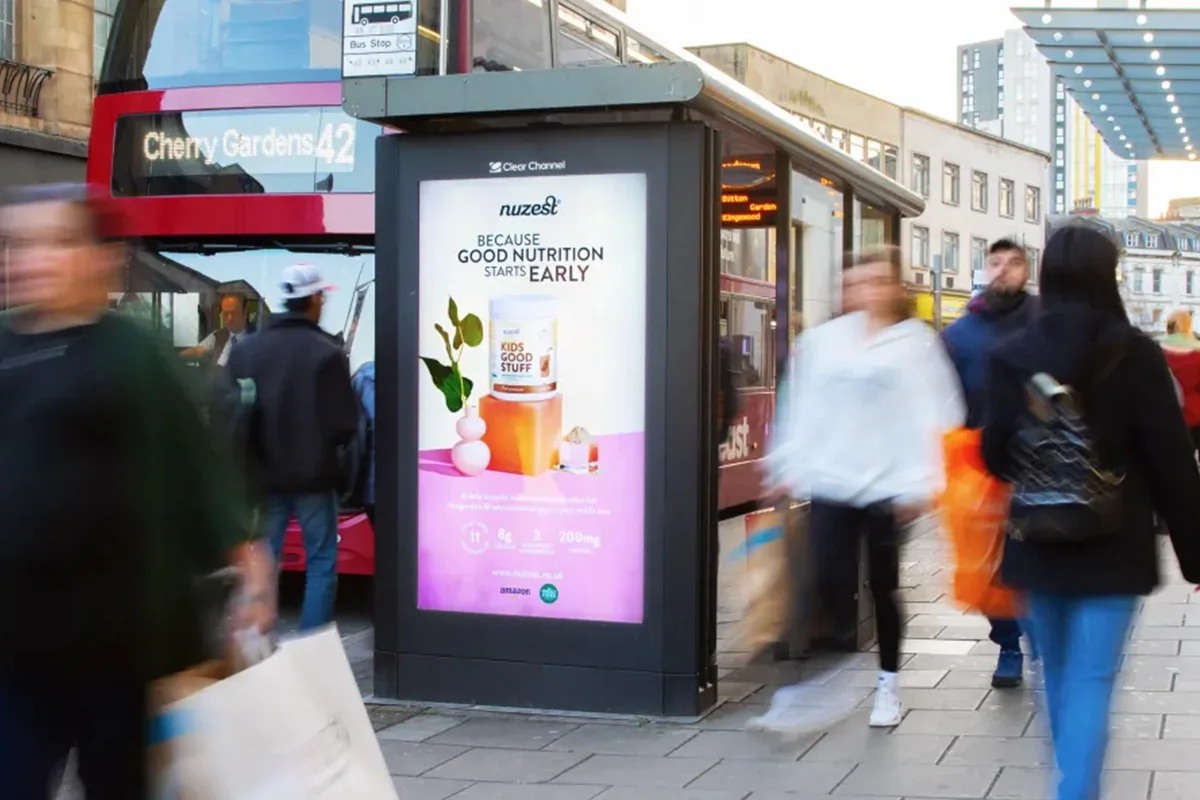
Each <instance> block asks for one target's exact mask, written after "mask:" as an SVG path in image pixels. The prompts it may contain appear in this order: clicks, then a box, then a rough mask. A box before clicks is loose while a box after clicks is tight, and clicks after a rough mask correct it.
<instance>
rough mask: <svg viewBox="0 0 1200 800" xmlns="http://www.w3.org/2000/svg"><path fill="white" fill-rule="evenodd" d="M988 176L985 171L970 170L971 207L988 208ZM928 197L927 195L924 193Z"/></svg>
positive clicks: (980, 209)
mask: <svg viewBox="0 0 1200 800" xmlns="http://www.w3.org/2000/svg"><path fill="white" fill-rule="evenodd" d="M987 190H988V176H987V173H986V172H978V171H974V170H972V172H971V209H972V210H974V211H987V209H988V191H987ZM925 196H926V197H928V196H929V195H925Z"/></svg>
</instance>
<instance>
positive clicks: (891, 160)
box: [883, 144, 900, 180]
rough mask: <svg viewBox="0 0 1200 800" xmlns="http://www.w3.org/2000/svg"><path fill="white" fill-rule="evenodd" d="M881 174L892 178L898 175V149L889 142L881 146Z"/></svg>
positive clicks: (894, 178)
mask: <svg viewBox="0 0 1200 800" xmlns="http://www.w3.org/2000/svg"><path fill="white" fill-rule="evenodd" d="M883 174H884V175H887V176H888V177H889V178H891V179H892V180H896V178H898V177H899V176H900V151H899V150H897V149H896V147H895V146H893V145H890V144H885V145H884V146H883Z"/></svg>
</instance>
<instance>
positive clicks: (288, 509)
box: [263, 492, 338, 631]
mask: <svg viewBox="0 0 1200 800" xmlns="http://www.w3.org/2000/svg"><path fill="white" fill-rule="evenodd" d="M292 517H295V518H296V521H297V522H299V523H300V531H301V533H302V534H303V539H304V558H305V562H306V574H305V579H304V606H303V608H302V609H301V611H300V630H302V631H309V630H312V629H314V628H320V627H322V626H323V625H328V624H329V623H330V622H332V621H333V601H334V599H335V598H336V596H337V562H338V501H337V495H335V494H334V493H333V492H329V493H328V494H273V495H270V496H269V497H267V503H266V506H265V508H264V510H263V526H264V531H265V533H266V536H267V541H269V542H270V543H271V552H272V553H273V554H274V555H275V563H277V564H278V563H280V560H281V556H282V554H283V537H284V535H285V534H286V533H287V526H288V523H289V522H290V521H291V519H292Z"/></svg>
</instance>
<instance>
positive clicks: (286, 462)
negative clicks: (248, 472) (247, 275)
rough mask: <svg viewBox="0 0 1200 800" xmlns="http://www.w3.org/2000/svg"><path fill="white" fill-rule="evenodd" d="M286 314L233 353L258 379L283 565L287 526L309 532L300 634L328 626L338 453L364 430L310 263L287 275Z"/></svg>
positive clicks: (257, 448)
mask: <svg viewBox="0 0 1200 800" xmlns="http://www.w3.org/2000/svg"><path fill="white" fill-rule="evenodd" d="M281 283H282V289H283V298H284V303H285V306H286V309H287V313H286V314H284V315H283V316H282V317H279V318H277V319H275V320H274V321H273V322H272V323H271V326H270V327H269V328H267V330H265V331H263V332H261V333H259V334H258V335H256V336H253V337H250V338H249V339H247V340H246V342H245V344H243V345H241V346H240V347H238V348H236V349H234V350H233V352H232V353H231V354H230V359H229V372H230V374H231V377H232V378H233V379H234V380H238V381H245V380H250V381H253V385H254V393H255V398H256V399H255V408H254V420H253V424H252V426H251V428H252V430H251V434H250V437H249V438H250V447H251V450H252V451H253V456H254V461H255V462H256V469H255V472H256V474H255V480H256V483H257V484H258V487H259V488H260V489H261V490H262V491H263V492H264V493H265V496H266V500H265V508H264V519H263V524H264V526H265V532H266V535H267V538H268V539H269V541H270V542H271V548H272V550H273V551H274V553H275V558H276V559H277V560H278V559H279V558H280V556H281V554H282V552H283V539H284V534H285V533H286V532H287V525H288V522H290V521H291V519H292V517H295V518H296V519H297V521H298V522H299V523H300V528H301V530H302V531H303V535H304V554H305V559H306V561H307V576H306V581H305V587H304V606H303V609H302V610H301V612H300V628H301V630H311V629H312V628H317V627H320V626H322V625H325V624H327V623H328V622H329V621H330V620H331V619H332V617H333V603H334V598H335V595H336V594H337V555H338V552H337V538H338V499H337V497H338V490H339V489H340V488H341V487H340V486H339V484H340V483H341V482H342V474H343V469H342V464H341V463H340V461H341V459H340V456H341V451H342V448H344V447H345V446H346V445H347V444H348V443H349V442H350V441H351V439H353V437H354V435H355V432H356V430H357V427H358V399H357V398H356V397H355V394H354V389H353V388H352V387H351V384H350V365H349V364H348V363H347V361H346V356H345V354H344V353H343V352H342V350H341V349H340V348H339V347H338V346H337V344H335V343H334V341H333V339H332V338H331V337H330V336H329V334H327V333H325V331H323V330H322V329H321V328H320V326H319V325H318V322H319V321H320V319H321V309H322V307H323V305H324V299H325V292H326V291H327V290H328V289H330V288H331V287H328V286H327V285H326V284H325V283H324V282H323V281H322V280H321V276H320V274H319V273H318V272H317V271H316V269H314V268H313V267H311V266H308V265H305V264H301V265H297V266H293V267H288V268H287V269H285V270H284V271H283V278H282V282H281Z"/></svg>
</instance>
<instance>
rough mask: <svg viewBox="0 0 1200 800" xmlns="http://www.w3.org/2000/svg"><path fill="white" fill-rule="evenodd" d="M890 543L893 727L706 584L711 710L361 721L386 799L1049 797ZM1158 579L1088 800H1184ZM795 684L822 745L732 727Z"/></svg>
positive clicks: (923, 565) (1020, 724)
mask: <svg viewBox="0 0 1200 800" xmlns="http://www.w3.org/2000/svg"><path fill="white" fill-rule="evenodd" d="M731 531H732V534H731V533H730V532H731ZM722 535H723V546H724V547H726V548H727V549H731V548H732V547H733V546H734V545H736V544H737V541H736V535H738V529H737V527H736V526H730V525H729V524H726V525H725V526H723V529H722ZM730 536H733V537H735V538H733V539H730V538H729V537H730ZM905 547H906V552H905V555H904V556H903V562H904V565H905V568H904V579H903V581H902V583H903V584H904V586H905V588H903V589H902V590H901V591H900V593H899V594H900V597H901V600H902V602H903V603H904V611H903V612H902V613H903V614H904V617H905V619H906V620H907V621H908V625H909V630H908V632H907V634H906V638H905V640H904V650H905V651H906V652H905V653H904V654H903V655H902V657H901V663H902V669H901V677H900V687H901V688H900V692H901V697H902V698H903V700H904V701H905V704H906V709H907V710H906V714H905V717H904V720H903V722H902V723H901V725H900V726H899V727H898V728H896V729H894V730H891V731H886V730H872V729H870V728H868V727H867V725H866V719H867V714H868V710H867V709H868V708H869V706H870V704H871V702H872V699H873V691H874V687H875V684H876V681H877V659H878V656H877V654H876V653H855V654H849V655H841V656H832V655H822V656H815V657H812V658H807V659H803V660H797V661H784V662H774V661H771V660H768V659H765V658H759V659H755V658H752V657H751V654H749V653H746V652H738V651H737V650H736V649H735V648H737V647H738V644H737V642H738V637H737V621H738V620H739V619H740V616H741V613H740V605H739V603H740V600H739V598H738V596H737V586H736V580H735V578H736V576H731V575H724V576H722V592H723V596H722V598H721V616H720V620H721V621H720V623H719V628H718V629H719V633H720V649H721V652H720V659H719V661H720V663H721V664H722V665H723V666H722V670H721V672H720V673H719V674H720V680H721V685H720V691H719V695H720V705H719V706H718V707H717V708H716V709H715V710H713V711H712V712H711V713H710V714H708V715H707V716H705V717H704V718H703V719H701V720H699V721H696V722H693V723H689V724H682V723H680V724H675V723H647V722H644V721H639V720H633V719H621V720H610V719H599V720H598V719H595V718H587V719H584V718H571V717H569V716H567V717H545V716H540V717H539V716H536V715H526V714H516V713H514V714H497V713H494V712H489V713H481V712H473V711H464V710H462V709H454V710H453V711H450V710H447V711H445V712H438V711H430V710H425V709H412V708H400V709H388V708H386V707H384V708H382V710H377V711H376V713H374V714H373V716H372V721H373V723H374V724H375V725H376V727H377V728H378V729H379V732H378V737H379V741H380V746H381V748H382V749H383V753H384V758H385V760H386V762H387V764H388V768H389V770H390V771H391V772H392V774H393V776H394V780H395V782H396V787H397V791H398V792H399V794H400V797H401V798H402V799H403V800H447V799H448V798H453V800H820V799H822V798H828V799H829V800H975V799H976V798H980V799H982V798H986V800H1054V796H1055V795H1054V771H1053V769H1052V764H1053V759H1052V754H1051V751H1050V744H1049V739H1048V735H1049V731H1048V725H1047V724H1046V716H1045V711H1044V704H1043V696H1042V693H1041V692H1040V690H1039V687H1040V683H1039V680H1038V677H1037V674H1036V669H1034V670H1032V671H1031V672H1030V673H1029V675H1028V676H1027V680H1026V685H1025V687H1024V688H1021V689H1015V690H994V689H992V688H991V675H992V670H993V668H994V667H995V651H996V648H995V645H993V644H992V643H991V642H989V641H987V633H988V626H987V623H986V621H984V620H982V619H981V618H979V617H977V616H975V615H971V614H967V613H964V612H963V610H962V609H959V608H958V607H956V606H955V605H954V603H953V602H952V599H951V598H950V597H949V595H947V594H946V585H947V584H946V581H947V573H946V570H945V559H946V555H945V549H944V548H943V547H942V546H941V536H940V534H939V533H938V532H937V530H936V529H935V528H934V527H932V526H928V525H927V526H926V527H925V528H922V529H918V530H917V531H915V532H914V533H913V534H912V535H911V536H910V538H909V541H908V543H907V544H906V545H905ZM1164 563H1166V561H1164ZM1168 574H1169V575H1172V576H1173V577H1172V578H1171V580H1172V581H1174V583H1172V584H1171V585H1169V586H1167V587H1166V588H1164V589H1163V590H1162V591H1160V592H1158V593H1156V594H1155V595H1154V596H1153V597H1150V598H1148V599H1146V600H1145V602H1143V603H1142V604H1141V606H1140V608H1139V612H1138V617H1137V621H1136V626H1135V628H1134V630H1132V631H1131V633H1130V637H1131V638H1130V641H1129V643H1128V648H1127V650H1126V653H1125V656H1124V658H1123V660H1122V668H1121V671H1120V674H1119V676H1118V681H1117V692H1116V696H1115V697H1114V714H1113V717H1112V724H1111V734H1112V743H1111V745H1110V750H1109V759H1108V762H1107V770H1106V772H1105V783H1104V793H1103V796H1102V798H1101V800H1197V798H1200V758H1197V757H1196V755H1195V753H1196V752H1198V750H1197V748H1198V747H1200V596H1196V595H1194V593H1193V592H1192V590H1191V587H1188V586H1185V585H1183V584H1182V583H1181V582H1180V579H1179V578H1178V576H1177V575H1175V574H1174V572H1172V571H1171V570H1168ZM1031 666H1032V665H1031ZM795 684H801V685H804V686H807V687H811V688H812V689H813V691H812V693H811V695H809V697H808V699H806V702H809V703H814V704H821V703H826V704H829V705H835V706H836V705H840V704H842V703H846V702H847V701H850V702H857V703H859V704H860V708H859V709H858V710H856V711H854V712H853V714H851V715H850V717H849V718H847V719H845V720H844V721H842V722H840V723H838V724H836V725H833V726H832V727H831V728H830V729H829V730H826V731H818V732H813V733H808V734H805V735H800V736H791V737H784V736H777V735H775V736H773V735H767V734H763V733H754V732H749V731H747V723H748V722H749V721H750V720H751V719H753V718H754V717H756V716H758V715H761V714H762V713H764V712H765V711H766V709H767V704H769V703H770V701H771V698H772V696H773V695H774V693H775V692H776V691H777V690H778V689H779V688H780V687H783V686H791V685H795ZM373 708H375V707H373ZM69 797H72V795H67V794H64V795H61V796H60V798H59V800H68V798H69Z"/></svg>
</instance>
